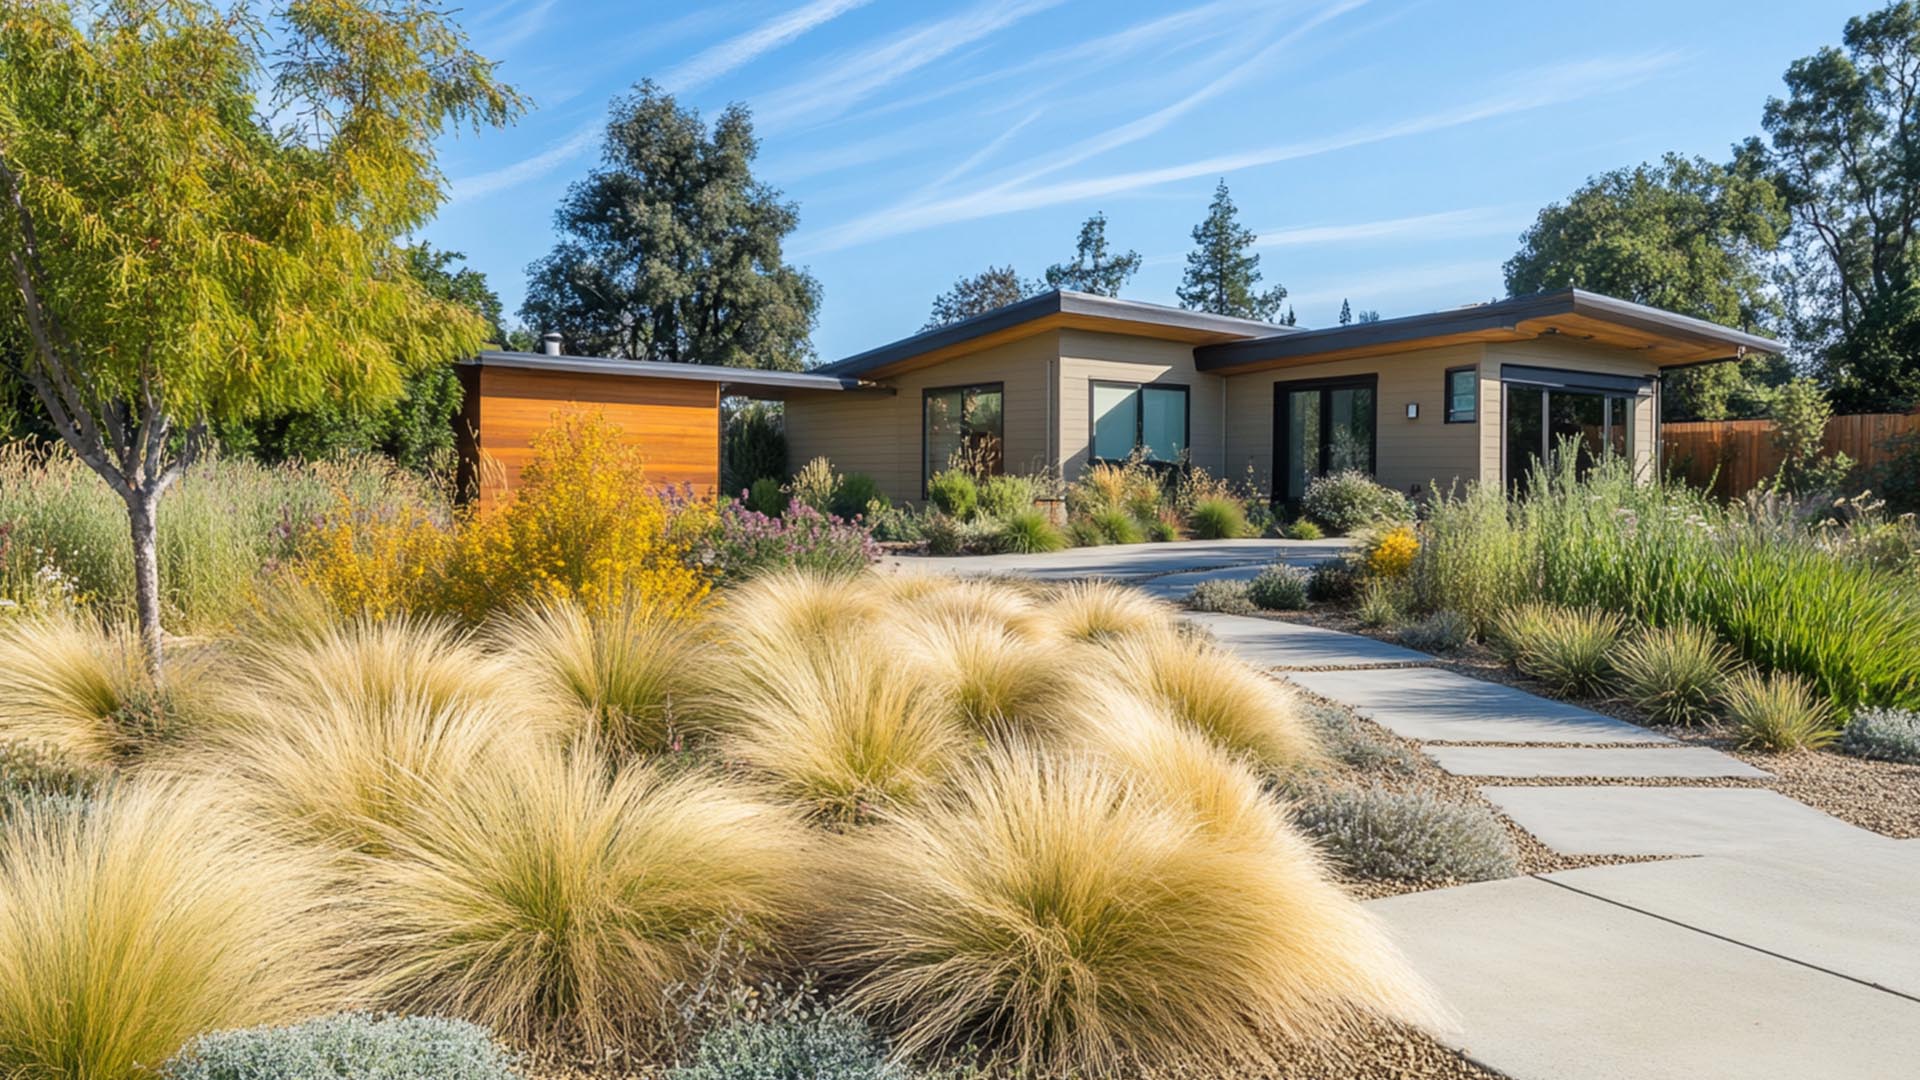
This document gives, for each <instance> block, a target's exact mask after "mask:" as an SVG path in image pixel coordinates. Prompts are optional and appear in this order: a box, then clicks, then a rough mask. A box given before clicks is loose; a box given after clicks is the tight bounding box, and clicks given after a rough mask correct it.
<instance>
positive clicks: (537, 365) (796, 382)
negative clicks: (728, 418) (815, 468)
mask: <svg viewBox="0 0 1920 1080" xmlns="http://www.w3.org/2000/svg"><path fill="white" fill-rule="evenodd" d="M461 363H463V364H472V365H475V366H478V367H507V368H522V369H525V370H528V371H564V372H569V373H571V374H577V375H614V376H618V377H620V378H625V379H685V380H690V381H693V382H715V383H720V384H721V388H722V389H723V390H725V389H727V388H730V387H743V388H747V387H750V388H753V389H765V390H854V391H862V392H867V393H886V394H890V393H892V392H893V391H892V389H891V388H888V387H882V386H876V385H874V384H873V383H869V382H862V381H861V380H859V379H855V378H850V377H848V376H844V375H828V374H822V373H820V372H816V371H762V370H760V369H758V368H736V367H721V366H720V365H718V364H669V363H662V362H661V361H658V360H613V359H609V358H607V357H604V356H548V355H547V354H545V353H525V352H504V351H498V350H490V351H487V352H483V353H481V354H480V355H479V356H476V357H474V358H473V359H471V360H463V361H461Z"/></svg>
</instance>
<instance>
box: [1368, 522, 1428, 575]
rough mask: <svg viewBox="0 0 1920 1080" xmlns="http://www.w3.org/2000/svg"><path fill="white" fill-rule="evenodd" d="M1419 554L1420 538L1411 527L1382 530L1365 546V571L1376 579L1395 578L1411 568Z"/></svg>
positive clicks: (1398, 526) (1400, 526) (1397, 526)
mask: <svg viewBox="0 0 1920 1080" xmlns="http://www.w3.org/2000/svg"><path fill="white" fill-rule="evenodd" d="M1419 554H1420V537H1419V536H1418V535H1417V534H1415V533H1414V531H1413V526H1411V525H1396V526H1394V527H1393V528H1391V529H1386V530H1383V531H1382V532H1381V533H1380V534H1379V535H1378V536H1376V537H1373V538H1372V541H1371V542H1370V543H1369V544H1368V545H1367V570H1368V572H1369V573H1371V574H1373V575H1374V576H1376V577H1389V578H1397V577H1399V576H1401V575H1402V574H1405V573H1406V572H1407V571H1408V570H1409V569H1411V568H1412V567H1413V560H1414V557H1415V556H1417V555H1419Z"/></svg>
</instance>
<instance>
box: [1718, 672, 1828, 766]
mask: <svg viewBox="0 0 1920 1080" xmlns="http://www.w3.org/2000/svg"><path fill="white" fill-rule="evenodd" d="M1721 707H1722V708H1723V709H1724V710H1725V711H1726V714H1727V719H1728V720H1731V721H1732V722H1733V725H1734V727H1735V728H1736V729H1737V730H1738V731H1739V734H1740V744H1741V745H1742V746H1746V747H1751V748H1754V749H1759V750H1772V751H1775V752H1777V753H1778V752H1785V751H1789V750H1818V749H1819V748H1821V747H1823V746H1826V745H1827V744H1829V743H1831V742H1833V741H1834V740H1835V739H1837V738H1839V737H1840V729H1839V728H1838V727H1836V726H1835V725H1834V717H1833V707H1832V706H1831V705H1830V704H1828V703H1827V702H1826V701H1825V700H1824V699H1822V698H1821V697H1820V696H1819V694H1817V693H1815V692H1814V690H1813V687H1812V686H1811V685H1810V684H1809V683H1808V682H1807V681H1806V680H1805V679H1802V678H1800V677H1799V676H1797V675H1790V674H1786V673H1783V672H1774V673H1773V674H1770V675H1762V674H1761V673H1759V672H1757V671H1742V672H1740V673H1738V674H1736V675H1734V676H1733V677H1732V678H1730V679H1728V680H1727V689H1726V696H1725V697H1724V698H1723V700H1722V704H1721Z"/></svg>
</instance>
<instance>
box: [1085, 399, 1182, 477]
mask: <svg viewBox="0 0 1920 1080" xmlns="http://www.w3.org/2000/svg"><path fill="white" fill-rule="evenodd" d="M1092 391H1093V393H1092V399H1093V422H1092V425H1091V426H1092V431H1093V448H1092V449H1093V456H1094V458H1095V459H1096V460H1100V461H1119V460H1121V459H1123V458H1126V457H1129V456H1131V455H1132V454H1133V452H1134V451H1136V450H1138V451H1139V452H1140V454H1141V456H1142V457H1144V458H1146V459H1147V460H1149V461H1165V462H1174V461H1178V460H1180V457H1181V455H1183V454H1185V453H1186V452H1187V445H1188V444H1187V416H1188V411H1187V388H1186V387H1184V386H1160V385H1154V384H1150V383H1122V382H1095V383H1094V384H1093V386H1092Z"/></svg>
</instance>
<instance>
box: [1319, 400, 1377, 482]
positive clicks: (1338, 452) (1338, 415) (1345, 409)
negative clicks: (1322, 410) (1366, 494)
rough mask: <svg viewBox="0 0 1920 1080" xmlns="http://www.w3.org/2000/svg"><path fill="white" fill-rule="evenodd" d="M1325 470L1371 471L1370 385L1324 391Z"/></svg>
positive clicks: (1371, 402) (1371, 414)
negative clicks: (1325, 397) (1326, 436)
mask: <svg viewBox="0 0 1920 1080" xmlns="http://www.w3.org/2000/svg"><path fill="white" fill-rule="evenodd" d="M1327 409H1328V419H1327V434H1328V440H1327V461H1326V471H1327V472H1345V471H1346V470H1348V469H1358V470H1360V471H1361V472H1364V473H1367V474H1368V475H1372V474H1373V420H1374V415H1373V387H1371V386H1356V387H1351V388H1348V389H1342V390H1329V391H1327Z"/></svg>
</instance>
